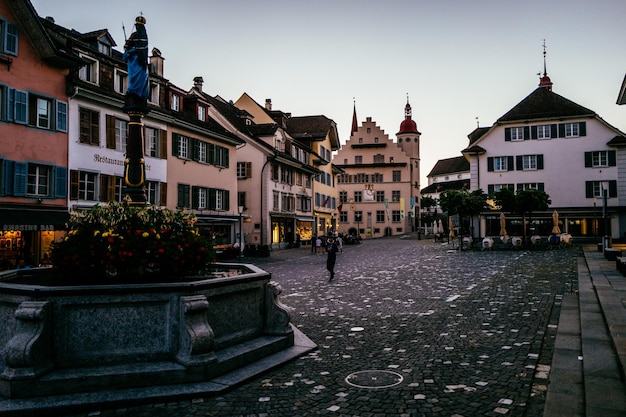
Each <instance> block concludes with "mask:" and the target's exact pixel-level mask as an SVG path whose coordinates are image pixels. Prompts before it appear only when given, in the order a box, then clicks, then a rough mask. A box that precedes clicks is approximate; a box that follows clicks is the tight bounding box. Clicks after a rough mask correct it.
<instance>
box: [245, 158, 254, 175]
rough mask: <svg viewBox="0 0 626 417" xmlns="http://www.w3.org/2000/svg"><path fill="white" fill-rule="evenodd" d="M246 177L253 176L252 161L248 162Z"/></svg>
mask: <svg viewBox="0 0 626 417" xmlns="http://www.w3.org/2000/svg"><path fill="white" fill-rule="evenodd" d="M245 177H246V178H252V162H246V169H245Z"/></svg>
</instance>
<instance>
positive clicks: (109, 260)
mask: <svg viewBox="0 0 626 417" xmlns="http://www.w3.org/2000/svg"><path fill="white" fill-rule="evenodd" d="M195 221H196V217H195V215H193V214H192V213H188V212H185V211H183V210H176V211H172V210H169V209H166V208H162V207H155V206H151V205H141V206H135V205H131V204H129V202H128V201H124V202H122V203H117V202H111V203H108V204H106V205H102V206H94V207H93V208H91V209H89V210H87V211H84V212H77V213H73V214H72V216H71V218H70V230H69V231H68V233H67V235H66V236H65V238H64V239H63V240H61V241H60V242H56V243H55V244H54V245H53V247H52V264H53V267H54V268H55V270H56V271H58V272H60V273H64V274H72V275H76V276H80V277H83V279H85V280H89V279H92V278H93V279H95V280H101V279H102V278H107V279H110V280H111V281H112V282H120V281H122V282H123V281H127V280H134V281H137V279H138V278H141V277H143V278H144V279H145V278H148V277H172V278H176V277H177V276H178V277H182V276H185V275H187V276H188V275H197V274H201V273H203V272H204V271H205V270H206V269H207V268H208V266H209V265H210V263H211V262H212V261H213V260H214V259H215V252H214V250H213V247H212V246H211V243H210V241H209V239H208V238H206V237H204V236H202V235H200V234H199V233H198V230H197V229H196V228H195V226H194V224H195ZM87 283H88V282H87Z"/></svg>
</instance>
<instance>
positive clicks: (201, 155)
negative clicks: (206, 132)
mask: <svg viewBox="0 0 626 417" xmlns="http://www.w3.org/2000/svg"><path fill="white" fill-rule="evenodd" d="M208 153H209V144H208V143H206V142H203V141H199V142H198V161H199V162H204V163H207V162H208V161H209V160H208V159H207V156H208Z"/></svg>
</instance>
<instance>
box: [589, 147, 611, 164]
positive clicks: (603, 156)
mask: <svg viewBox="0 0 626 417" xmlns="http://www.w3.org/2000/svg"><path fill="white" fill-rule="evenodd" d="M591 166H592V167H594V168H605V167H608V166H609V151H593V152H591Z"/></svg>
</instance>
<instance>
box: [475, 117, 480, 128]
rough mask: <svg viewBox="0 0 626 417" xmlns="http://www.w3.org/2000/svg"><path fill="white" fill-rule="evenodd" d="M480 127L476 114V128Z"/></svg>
mask: <svg viewBox="0 0 626 417" xmlns="http://www.w3.org/2000/svg"><path fill="white" fill-rule="evenodd" d="M479 127H480V123H479V122H478V116H476V128H479Z"/></svg>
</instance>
